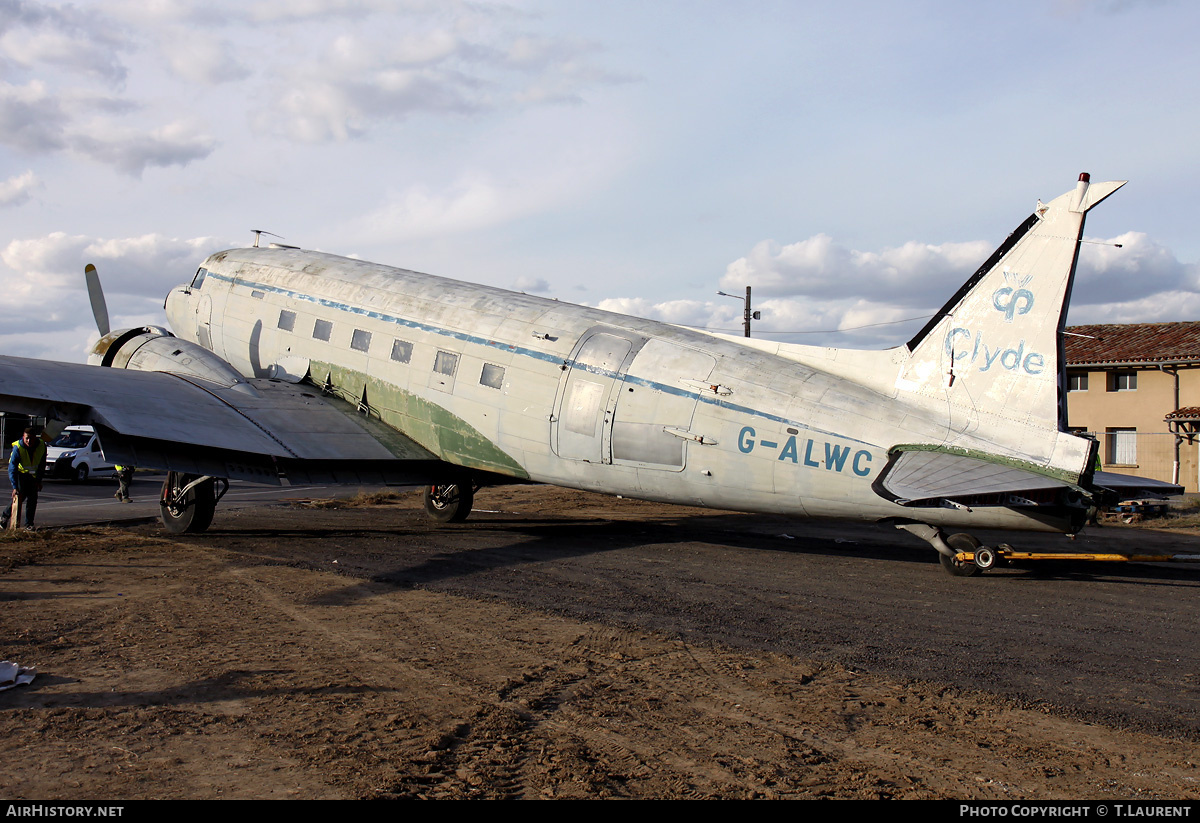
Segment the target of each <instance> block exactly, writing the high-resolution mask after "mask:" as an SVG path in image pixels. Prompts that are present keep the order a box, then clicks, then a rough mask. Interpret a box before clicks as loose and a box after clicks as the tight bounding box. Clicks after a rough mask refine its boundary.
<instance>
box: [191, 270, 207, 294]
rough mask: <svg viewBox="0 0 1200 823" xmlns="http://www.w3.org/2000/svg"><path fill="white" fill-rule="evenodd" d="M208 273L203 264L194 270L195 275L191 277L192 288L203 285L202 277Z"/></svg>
mask: <svg viewBox="0 0 1200 823" xmlns="http://www.w3.org/2000/svg"><path fill="white" fill-rule="evenodd" d="M207 275H208V269H206V268H204V267H203V266H201V267H200V269H199V270H198V271H197V272H196V276H195V277H193V278H192V288H193V289H198V288H200V287H201V286H203V285H204V278H205V277H206V276H207Z"/></svg>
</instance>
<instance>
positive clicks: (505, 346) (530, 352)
mask: <svg viewBox="0 0 1200 823" xmlns="http://www.w3.org/2000/svg"><path fill="white" fill-rule="evenodd" d="M208 276H209V277H212V278H215V279H217V280H224V281H225V282H226V283H230V284H235V283H236V284H238V285H242V286H246V287H249V288H253V289H259V290H262V291H267V292H270V293H272V294H279V295H283V296H284V297H290V298H292V299H294V300H302V301H304V302H306V303H313V304H315V305H318V306H324V307H325V308H329V309H335V310H337V311H344V312H347V313H349V314H357V315H359V316H361V317H370V318H371V319H373V320H382V321H383V322H385V323H393V324H395V325H397V326H403V327H405V328H409V329H415V330H417V331H423V332H428V333H429V334H436V335H440V336H441V337H449V338H451V339H453V340H461V341H463V342H464V343H473V344H475V345H477V346H486V347H488V348H492V349H498V350H500V351H507V352H511V353H513V354H519V355H521V356H522V357H532V358H533V359H534V360H542V361H544V362H546V363H553V364H554V365H556V366H561V365H563V364H564V363H566V364H568V365H570V366H571V368H573V369H579V370H580V371H586V372H590V373H591V374H598V375H602V376H604V377H610V378H612V379H614V380H623V381H624V382H626V383H632V384H634V385H638V386H644V387H646V388H649V389H654V390H656V391H660V392H664V393H666V394H672V395H675V396H677V397H690V398H693V399H695V400H697V401H698V402H700V403H706V404H708V405H710V406H717V407H719V408H722V409H729V410H730V411H734V412H739V413H741V414H746V415H750V416H751V417H759V418H762V419H763V420H770V421H772V422H774V423H783V424H784V425H787V426H794V427H796V428H798V429H805V430H806V431H810V432H812V433H814V434H822V435H826V436H828V437H837V438H839V439H841V440H849V441H850V442H851V443H860V444H862V445H864V446H874V447H876V448H880V447H879V446H878V445H877V444H875V443H870V442H868V441H866V440H859V439H858V438H855V437H848V436H846V435H844V434H838V433H837V432H831V431H825V430H824V429H818V428H815V427H813V426H810V425H808V424H807V423H801V422H799V421H796V420H789V419H788V418H786V417H781V416H779V415H777V414H771V413H769V412H765V411H761V410H759V409H754V408H751V407H749V406H740V405H738V404H736V403H730V402H728V401H726V400H722V399H721V398H719V397H709V396H707V395H703V394H700V393H699V392H695V391H689V390H687V389H681V388H678V387H676V386H668V385H666V384H664V383H658V382H655V381H653V380H646V379H644V378H641V377H635V376H633V375H631V374H621V373H620V372H616V371H613V370H612V369H602V368H599V367H596V366H588V365H586V364H583V363H576V362H574V361H569V360H567V359H565V358H563V357H561V356H559V355H556V354H551V353H550V352H544V351H539V350H538V349H531V348H528V347H526V346H518V345H516V344H515V343H501V342H500V341H497V340H489V339H487V338H486V337H478V336H476V335H473V334H467V333H466V332H460V331H453V330H452V329H446V328H442V327H441V326H431V325H429V324H428V323H420V322H418V321H416V320H409V319H407V318H404V317H396V316H395V315H391V314H384V313H383V312H378V311H371V310H370V309H363V308H359V307H358V306H352V305H350V304H349V303H342V302H340V301H337V300H327V299H325V298H323V297H314V296H313V295H311V294H304V293H303V292H297V291H293V290H291V289H284V288H280V287H278V286H271V285H268V284H266V283H251V282H250V281H248V280H246V279H244V278H241V277H230V276H229V275H227V274H220V273H218V272H215V271H212V270H211V269H209V270H208Z"/></svg>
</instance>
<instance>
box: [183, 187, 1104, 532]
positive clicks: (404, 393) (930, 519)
mask: <svg viewBox="0 0 1200 823" xmlns="http://www.w3.org/2000/svg"><path fill="white" fill-rule="evenodd" d="M1120 185H1121V183H1097V184H1091V183H1089V182H1088V181H1086V180H1083V179H1081V181H1080V184H1079V186H1078V187H1077V188H1076V190H1074V191H1072V192H1068V193H1067V194H1064V195H1062V196H1061V197H1059V198H1056V199H1055V200H1053V201H1051V203H1050V204H1048V205H1043V204H1041V203H1040V202H1039V207H1038V211H1037V212H1036V213H1035V214H1034V215H1032V216H1031V217H1030V218H1029V220H1027V221H1025V222H1024V223H1023V224H1022V226H1021V227H1019V228H1018V230H1017V232H1014V235H1013V236H1012V237H1010V240H1009V241H1006V245H1005V246H1002V247H1001V249H1000V250H998V256H994V257H993V259H992V260H989V262H988V263H987V264H985V266H984V267H983V268H982V269H981V270H980V271H979V272H977V273H976V275H975V276H974V277H973V278H972V280H971V281H969V282H968V284H966V285H965V286H964V289H963V290H960V292H959V294H956V295H955V296H954V298H952V299H951V301H950V302H949V303H947V305H946V307H944V308H943V310H942V311H941V312H940V313H939V314H938V315H937V316H936V317H935V318H934V319H933V320H932V321H930V324H929V325H928V326H927V327H926V329H925V330H923V332H922V333H921V334H920V335H918V337H916V338H914V340H913V341H910V343H909V344H908V345H907V346H902V347H899V348H897V349H892V350H888V351H882V352H858V351H847V350H837V349H825V348H814V347H804V346H792V345H787V344H779V343H768V342H760V341H748V340H745V339H744V338H732V337H725V336H722V335H714V334H709V333H705V332H701V331H695V330H691V329H686V328H681V327H678V326H672V325H668V324H664V323H658V322H655V321H651V320H643V319H637V318H633V317H627V316H623V315H618V314H613V313H610V312H604V311H600V310H597V309H591V308H586V307H580V306H576V305H571V304H567V303H561V302H558V301H555V300H547V299H543V298H538V297H533V296H530V295H525V294H516V293H512V292H508V291H504V290H500V289H496V288H491V287H487V286H479V285H472V284H468V283H463V282H459V281H454V280H448V279H445V278H439V277H434V276H431V275H425V274H419V273H416V272H411V271H406V270H403V269H396V268H390V267H387V266H381V265H377V264H373V263H367V262H363V261H358V260H351V259H347V258H342V257H336V256H332V255H327V254H320V253H316V252H309V251H302V250H299V249H290V248H254V249H235V250H229V251H223V252H220V253H218V254H214V255H212V256H211V257H210V258H209V259H208V260H206V261H205V263H204V265H203V267H202V270H201V271H202V274H203V277H200V276H199V275H198V277H197V280H198V281H201V282H199V283H198V284H196V285H193V286H180V287H178V288H176V289H174V290H172V292H171V293H170V295H169V296H168V298H167V311H168V316H169V318H170V322H171V325H172V328H173V329H174V331H175V333H176V334H177V335H179V337H181V338H183V339H184V340H188V341H192V342H195V343H198V344H199V345H200V346H201V347H203V348H206V349H211V351H212V352H213V353H215V354H216V355H217V356H219V357H220V358H222V359H223V360H225V361H227V362H228V364H229V365H230V366H232V368H233V370H235V371H236V372H238V373H240V374H241V375H244V376H246V377H252V378H253V377H257V378H262V377H272V376H288V375H290V376H291V379H295V378H296V377H301V376H303V375H304V374H307V375H308V376H309V377H310V378H311V380H312V381H313V382H314V383H315V384H317V385H318V386H322V387H324V388H325V389H326V390H327V391H330V392H333V393H336V394H338V395H340V396H342V397H344V398H347V399H350V400H351V401H353V402H356V403H358V404H359V405H360V407H361V408H362V409H364V410H365V411H367V412H368V413H369V414H370V415H371V416H373V417H377V418H378V419H379V420H380V421H382V422H383V423H384V424H386V425H388V426H391V427H393V428H395V429H397V430H398V431H400V432H403V433H404V434H405V435H407V436H408V437H409V438H411V439H413V440H414V441H416V442H417V443H418V444H420V446H422V447H424V448H425V449H427V450H428V451H429V452H431V453H432V454H433V455H435V456H436V457H437V458H439V459H441V460H443V461H446V462H448V463H451V464H455V465H458V466H462V467H466V468H468V469H476V470H483V471H488V472H492V473H496V474H500V475H507V476H511V477H514V478H520V479H530V480H534V481H540V482H547V483H554V484H558V485H563V486H570V487H574V488H581V489H591V490H596V491H602V492H607V493H612V494H621V495H626V496H630V497H639V498H645V499H650V500H658V501H663V502H677V503H686V504H694V505H702V506H710V507H719V508H727V509H734V510H743V511H758V512H777V513H782V514H789V515H796V516H807V517H839V518H840V517H848V518H856V519H863V520H872V521H878V520H887V519H897V520H899V521H901V522H905V521H912V522H920V523H928V524H932V525H937V526H954V527H962V528H972V527H975V528H1013V529H1038V530H1046V529H1055V530H1073V529H1074V528H1076V527H1077V526H1078V525H1079V523H1080V522H1081V518H1082V514H1083V512H1084V511H1085V509H1086V504H1087V502H1088V501H1087V496H1086V485H1087V481H1088V479H1089V465H1090V460H1089V457H1090V453H1091V452H1090V450H1091V448H1092V444H1091V443H1090V441H1087V440H1084V439H1082V438H1079V437H1075V436H1073V435H1070V434H1067V433H1065V432H1062V431H1060V416H1061V408H1060V406H1061V402H1062V398H1061V387H1060V382H1059V381H1060V376H1061V371H1062V369H1061V366H1062V358H1061V349H1060V343H1059V340H1060V334H1061V325H1062V321H1063V316H1064V314H1065V305H1066V301H1067V300H1068V299H1069V294H1070V288H1071V283H1072V279H1073V275H1074V269H1075V261H1076V256H1077V249H1078V240H1079V238H1080V237H1081V236H1082V230H1083V218H1084V215H1085V214H1086V212H1087V210H1088V209H1090V208H1091V207H1092V206H1094V205H1096V204H1097V203H1099V202H1100V201H1101V200H1102V199H1104V198H1105V197H1107V196H1108V195H1109V194H1111V193H1112V192H1113V191H1115V190H1116V189H1117V188H1119V186H1120ZM193 283H196V281H193ZM955 478H957V479H955ZM1013 495H1017V497H1014V496H1013ZM1035 504H1036V505H1035Z"/></svg>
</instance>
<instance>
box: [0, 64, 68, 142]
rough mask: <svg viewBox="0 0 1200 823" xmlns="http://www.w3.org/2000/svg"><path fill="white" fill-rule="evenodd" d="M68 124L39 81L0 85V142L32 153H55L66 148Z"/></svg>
mask: <svg viewBox="0 0 1200 823" xmlns="http://www.w3.org/2000/svg"><path fill="white" fill-rule="evenodd" d="M69 122H70V118H69V117H68V116H67V113H66V112H64V111H63V108H62V106H61V104H60V103H59V101H58V100H56V99H54V98H53V97H51V96H50V95H49V94H47V92H46V85H45V83H42V82H41V81H40V80H31V81H29V83H27V84H25V85H23V86H14V85H12V84H10V83H3V84H0V143H4V144H6V145H9V146H12V147H13V148H15V149H20V150H21V151H25V152H30V153H34V152H37V153H41V152H48V151H55V150H57V149H61V148H62V147H63V146H64V145H65V141H64V139H63V130H64V128H65V127H66V126H67V124H68V123H69Z"/></svg>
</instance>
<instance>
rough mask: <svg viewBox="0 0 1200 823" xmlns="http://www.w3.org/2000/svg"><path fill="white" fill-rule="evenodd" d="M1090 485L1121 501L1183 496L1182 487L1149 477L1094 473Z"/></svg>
mask: <svg viewBox="0 0 1200 823" xmlns="http://www.w3.org/2000/svg"><path fill="white" fill-rule="evenodd" d="M1092 483H1093V484H1095V485H1096V486H1098V487H1100V488H1102V489H1104V490H1105V491H1107V492H1111V493H1112V494H1113V495H1114V496H1115V497H1117V498H1119V499H1121V500H1131V499H1139V498H1144V497H1157V498H1161V497H1174V496H1175V495H1177V494H1183V486H1178V485H1176V484H1174V483H1167V482H1165V481H1162V480H1153V479H1151V478H1149V477H1137V476H1135V475H1132V474H1118V473H1116V472H1096V473H1095V474H1094V475H1093V476H1092Z"/></svg>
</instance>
